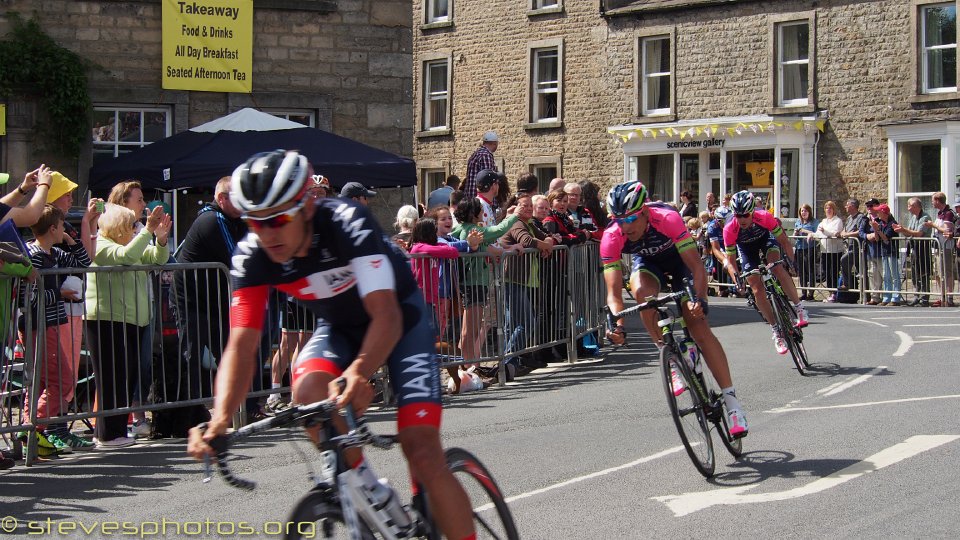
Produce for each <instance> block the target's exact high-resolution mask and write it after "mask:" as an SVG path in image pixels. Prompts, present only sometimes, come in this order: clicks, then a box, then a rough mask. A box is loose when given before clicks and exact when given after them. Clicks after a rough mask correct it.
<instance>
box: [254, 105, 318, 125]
mask: <svg viewBox="0 0 960 540" xmlns="http://www.w3.org/2000/svg"><path fill="white" fill-rule="evenodd" d="M263 112H265V113H267V114H272V115H273V116H276V117H278V118H283V119H284V120H289V121H291V122H296V123H298V124H303V125H305V126H307V127H316V121H317V119H316V116H317V115H316V114H315V113H314V112H313V111H279V110H269V109H267V110H264V111H263Z"/></svg>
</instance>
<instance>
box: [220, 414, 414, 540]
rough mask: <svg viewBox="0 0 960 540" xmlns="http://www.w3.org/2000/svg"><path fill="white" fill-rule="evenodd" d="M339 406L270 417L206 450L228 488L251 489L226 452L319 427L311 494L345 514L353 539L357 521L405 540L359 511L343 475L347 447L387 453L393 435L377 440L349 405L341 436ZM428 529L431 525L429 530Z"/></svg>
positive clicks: (411, 511)
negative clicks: (252, 439) (273, 433)
mask: <svg viewBox="0 0 960 540" xmlns="http://www.w3.org/2000/svg"><path fill="white" fill-rule="evenodd" d="M338 411H339V409H338V408H337V405H336V404H334V403H333V402H331V401H329V400H324V401H318V402H316V403H312V404H310V405H302V406H297V407H292V408H290V409H287V410H285V411H282V412H280V413H278V414H277V415H276V416H274V417H272V418H265V419H263V420H260V421H258V422H254V423H252V424H248V425H246V426H244V427H242V428H240V429H238V430H237V431H235V432H233V433H231V434H229V435H226V436H221V437H217V438H216V439H214V440H213V441H211V442H210V446H211V447H213V448H214V450H216V452H217V460H216V463H217V468H218V471H219V473H220V476H222V477H223V478H224V480H225V481H226V482H227V483H228V484H230V485H231V486H234V487H237V488H240V489H244V490H248V491H249V490H253V489H254V488H255V487H256V483H255V482H252V481H249V480H245V479H243V478H240V477H238V476H236V475H234V474H233V473H232V472H231V471H230V468H229V465H228V464H227V458H228V457H229V453H228V451H227V450H228V448H229V446H230V445H231V444H233V443H234V442H236V441H237V440H239V439H243V438H246V437H249V436H251V435H255V434H258V433H263V432H265V431H268V430H270V429H273V428H277V427H288V426H293V425H297V424H301V423H302V424H303V425H304V427H314V426H319V427H320V432H321V437H320V440H319V441H318V442H317V444H316V447H317V449H318V450H320V453H321V470H320V475H319V476H314V475H313V474H311V480H313V481H314V482H315V484H316V485H315V487H314V488H313V490H312V491H316V492H319V493H321V494H322V495H323V496H324V498H325V499H326V500H327V501H328V502H330V503H331V504H334V505H337V506H339V507H340V508H341V510H342V512H343V520H344V522H345V523H346V525H347V528H348V530H349V531H350V537H351V539H352V540H360V539H361V538H363V535H362V527H361V520H362V521H363V522H364V523H365V524H366V525H367V526H368V527H370V528H371V529H372V530H375V531H376V532H378V533H379V534H381V535H382V536H383V537H384V538H387V539H397V538H405V537H406V535H402V536H398V535H397V534H396V533H395V532H394V531H393V530H392V529H391V526H390V525H389V524H388V523H387V522H386V521H387V520H385V519H381V518H380V517H379V516H378V515H377V513H376V512H364V511H362V510H361V509H359V508H358V507H357V501H356V500H355V497H356V496H359V495H357V494H356V493H355V492H356V489H355V488H354V487H353V486H351V485H349V484H348V482H347V481H346V475H344V473H345V472H347V471H349V470H351V469H350V467H349V466H348V465H347V463H346V461H345V460H344V454H343V453H344V451H345V450H346V449H348V448H356V447H362V446H366V445H371V446H374V447H376V448H381V449H385V450H386V449H390V448H392V447H393V446H395V445H396V444H398V439H397V436H396V435H375V434H373V433H372V432H371V431H370V429H369V427H367V425H366V421H365V419H363V418H362V417H357V416H356V415H355V414H354V411H353V407H352V406H347V407H346V408H345V409H344V415H343V417H344V419H345V420H346V423H347V428H348V432H347V433H346V434H340V433H339V432H338V431H337V429H336V428H335V427H334V425H333V422H332V418H333V416H334V415H335V414H338ZM204 465H205V474H204V479H203V481H204V482H209V481H210V479H211V477H212V468H211V465H210V461H209V460H206V461H205V464H204ZM418 506H420V505H419V504H417V503H416V501H415V504H413V505H412V506H411V507H409V508H407V509H406V510H408V511H409V512H408V513H409V516H410V521H411V523H412V525H411V527H410V530H411V531H421V529H422V528H423V527H424V526H425V517H426V516H425V515H424V514H425V513H424V512H423V511H422V509H420V508H417V507H418ZM428 528H432V525H430V526H428Z"/></svg>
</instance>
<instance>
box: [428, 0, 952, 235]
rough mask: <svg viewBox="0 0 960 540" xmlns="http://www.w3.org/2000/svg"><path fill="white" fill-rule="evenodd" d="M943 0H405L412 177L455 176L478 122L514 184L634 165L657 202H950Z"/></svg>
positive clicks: (947, 18) (948, 18) (948, 31)
mask: <svg viewBox="0 0 960 540" xmlns="http://www.w3.org/2000/svg"><path fill="white" fill-rule="evenodd" d="M443 6H446V7H447V9H446V13H445V14H444V13H443V10H442V9H441V10H440V11H439V12H438V11H437V8H438V7H440V8H442V7H443ZM956 9H957V3H956V2H955V1H935V0H847V1H842V2H841V1H836V2H834V1H827V2H824V1H814V0H808V1H803V0H800V1H791V2H780V1H761V0H739V1H729V0H725V1H717V0H684V1H678V0H591V1H572V0H522V1H516V0H490V1H488V2H483V3H477V2H467V1H464V0H449V1H448V2H445V1H442V0H414V2H413V13H414V26H413V49H414V50H413V52H414V70H413V77H414V89H415V90H414V94H415V95H414V121H415V133H414V143H413V148H414V157H415V159H416V161H417V163H418V167H419V168H420V172H421V182H422V184H424V189H425V190H426V189H429V188H431V187H432V184H435V183H436V182H437V181H438V180H439V179H440V178H441V177H442V176H443V175H444V174H450V173H453V174H457V175H460V176H463V175H464V174H465V172H466V160H467V158H468V157H469V155H470V153H471V152H472V150H473V149H474V148H476V147H477V146H478V144H479V141H480V137H481V136H482V134H483V133H484V132H485V131H486V130H488V129H493V130H495V131H497V133H498V134H499V136H500V144H499V148H498V150H497V153H496V156H497V158H498V160H499V162H500V164H501V165H502V166H503V167H504V169H503V170H504V171H505V172H506V173H507V175H508V177H510V178H511V180H512V179H515V178H516V177H517V176H518V175H519V174H521V173H523V172H528V171H530V172H535V173H543V174H542V175H543V176H550V175H552V174H557V175H560V176H563V177H564V178H566V179H568V180H585V179H586V180H592V181H596V182H597V183H599V184H601V185H602V186H604V187H607V186H610V185H612V184H613V183H616V182H619V181H622V180H623V179H624V178H625V177H631V176H637V177H639V178H641V179H643V180H645V181H647V182H649V183H650V184H652V187H653V189H652V190H651V191H654V192H655V193H657V194H658V196H659V197H660V198H662V199H664V200H676V199H677V198H678V196H679V193H680V191H683V190H689V191H691V192H692V193H693V194H694V197H695V198H696V199H698V200H699V202H700V205H701V207H703V203H704V202H705V196H706V193H707V192H708V191H714V192H718V194H719V192H730V191H736V190H739V189H751V190H755V191H756V192H757V193H758V194H762V195H763V196H764V197H765V198H766V200H767V201H768V202H769V206H770V207H771V208H772V209H773V210H774V211H775V212H777V213H779V214H781V215H782V216H783V217H795V216H796V214H797V211H798V209H799V206H800V205H802V204H810V205H811V206H813V207H814V208H815V211H816V212H817V213H818V214H819V215H822V206H823V203H824V202H825V201H826V200H835V201H838V202H841V201H842V200H844V199H846V198H847V197H850V196H855V197H859V198H860V199H861V200H864V199H865V198H868V197H871V196H875V197H878V198H880V199H881V200H888V201H889V202H890V203H891V206H892V207H894V208H895V211H896V212H897V214H898V215H900V216H902V215H904V214H905V212H906V208H905V207H906V204H905V201H906V197H908V196H910V195H915V194H916V195H923V196H928V195H929V194H930V193H932V192H934V191H944V192H946V193H947V195H948V197H949V198H950V200H951V201H952V198H953V197H954V195H955V193H956V192H957V191H958V189H957V185H956V178H957V177H958V174H960V149H958V146H960V138H957V134H956V132H955V130H956V129H957V128H958V127H960V124H957V123H956V121H955V120H956V119H957V118H958V114H960V94H958V93H957V82H956V81H957V62H956V56H957V52H956V51H957V47H956V35H957V32H956ZM438 13H439V14H438ZM444 15H445V16H444ZM444 68H447V69H448V73H447V86H446V87H444V85H443V84H442V82H441V79H442V75H443V74H444V73H443V69H444ZM444 99H446V102H444ZM551 100H553V101H551ZM442 107H446V109H447V111H448V115H447V116H444V115H443V113H442ZM438 119H439V120H440V122H438V121H437V120H438ZM444 122H445V123H444ZM538 176H540V175H539V174H538ZM540 180H541V184H542V185H545V184H546V183H547V182H549V180H550V178H541V179H540ZM926 200H927V201H929V198H927V199H926Z"/></svg>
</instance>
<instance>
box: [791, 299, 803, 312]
mask: <svg viewBox="0 0 960 540" xmlns="http://www.w3.org/2000/svg"><path fill="white" fill-rule="evenodd" d="M793 307H795V308H797V310H801V309H803V300H801V301H799V302H797V303H796V304H794V305H793Z"/></svg>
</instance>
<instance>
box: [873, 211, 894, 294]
mask: <svg viewBox="0 0 960 540" xmlns="http://www.w3.org/2000/svg"><path fill="white" fill-rule="evenodd" d="M877 222H878V223H879V224H880V228H879V229H877V230H876V235H877V238H878V240H879V241H880V244H879V247H880V261H881V263H880V264H881V266H882V271H883V291H884V292H883V294H882V295H881V296H882V301H881V302H880V305H881V306H899V305H900V252H899V249H898V247H897V246H898V244H897V243H896V242H895V241H894V239H895V238H896V237H897V236H899V235H898V234H897V231H895V230H894V229H893V226H894V225H896V224H897V220H895V219H894V218H893V216H892V215H890V207H889V206H887V205H886V204H881V205H879V206H877Z"/></svg>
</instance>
